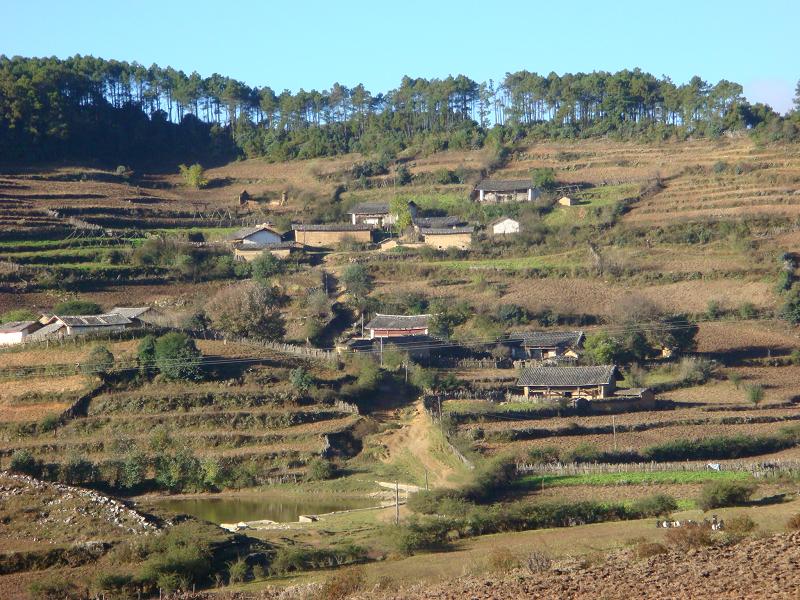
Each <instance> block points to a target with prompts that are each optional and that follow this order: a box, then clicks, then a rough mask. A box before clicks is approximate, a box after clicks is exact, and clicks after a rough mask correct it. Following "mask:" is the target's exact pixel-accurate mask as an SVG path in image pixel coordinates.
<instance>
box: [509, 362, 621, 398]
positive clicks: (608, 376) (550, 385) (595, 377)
mask: <svg viewBox="0 0 800 600" xmlns="http://www.w3.org/2000/svg"><path fill="white" fill-rule="evenodd" d="M619 379H621V376H620V374H619V371H618V370H617V367H616V365H599V366H590V367H528V368H526V369H523V371H522V373H521V374H520V376H519V379H518V380H517V384H516V385H517V387H521V388H522V389H523V393H524V395H525V397H526V398H531V397H536V398H584V399H587V400H592V399H594V398H607V397H610V396H612V395H613V394H614V390H616V384H617V381H618V380H619Z"/></svg>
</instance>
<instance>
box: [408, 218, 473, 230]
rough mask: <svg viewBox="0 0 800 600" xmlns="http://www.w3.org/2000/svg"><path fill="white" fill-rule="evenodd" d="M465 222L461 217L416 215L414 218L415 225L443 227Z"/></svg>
mask: <svg viewBox="0 0 800 600" xmlns="http://www.w3.org/2000/svg"><path fill="white" fill-rule="evenodd" d="M466 224H467V222H466V221H465V220H464V219H462V218H461V217H416V218H415V219H414V225H416V226H417V227H430V228H444V227H458V226H460V225H466Z"/></svg>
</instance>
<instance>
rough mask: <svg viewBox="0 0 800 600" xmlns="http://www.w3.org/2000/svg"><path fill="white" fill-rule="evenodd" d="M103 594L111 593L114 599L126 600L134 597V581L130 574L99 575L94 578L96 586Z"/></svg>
mask: <svg viewBox="0 0 800 600" xmlns="http://www.w3.org/2000/svg"><path fill="white" fill-rule="evenodd" d="M93 587H95V588H96V589H97V590H99V591H101V592H110V593H111V594H113V596H112V597H115V598H116V597H121V598H126V597H129V596H131V595H132V592H133V587H134V580H133V576H132V575H130V574H128V573H102V572H101V573H99V574H97V576H96V577H95V578H94V586H93Z"/></svg>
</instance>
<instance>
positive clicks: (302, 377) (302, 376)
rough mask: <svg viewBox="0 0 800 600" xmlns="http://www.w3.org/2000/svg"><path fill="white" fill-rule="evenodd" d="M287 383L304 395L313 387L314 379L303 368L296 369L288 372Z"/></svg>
mask: <svg viewBox="0 0 800 600" xmlns="http://www.w3.org/2000/svg"><path fill="white" fill-rule="evenodd" d="M289 383H291V384H292V387H293V388H294V389H296V390H297V391H298V392H302V393H305V392H307V391H308V389H309V388H310V387H311V386H312V385H313V383H314V378H313V377H312V376H311V373H309V372H308V371H306V370H305V369H304V368H303V367H297V368H296V369H292V370H291V371H290V372H289Z"/></svg>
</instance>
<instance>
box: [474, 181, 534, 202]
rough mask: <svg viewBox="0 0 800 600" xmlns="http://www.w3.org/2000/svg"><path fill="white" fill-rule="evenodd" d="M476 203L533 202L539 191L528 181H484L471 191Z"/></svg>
mask: <svg viewBox="0 0 800 600" xmlns="http://www.w3.org/2000/svg"><path fill="white" fill-rule="evenodd" d="M473 194H474V196H475V197H476V198H477V200H478V202H483V203H487V204H499V203H502V202H533V201H534V200H536V199H537V198H538V197H539V196H540V195H541V191H540V190H539V189H538V188H536V187H534V185H533V181H532V180H530V179H484V180H483V181H481V182H480V183H478V185H476V186H475V189H474V190H473Z"/></svg>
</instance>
